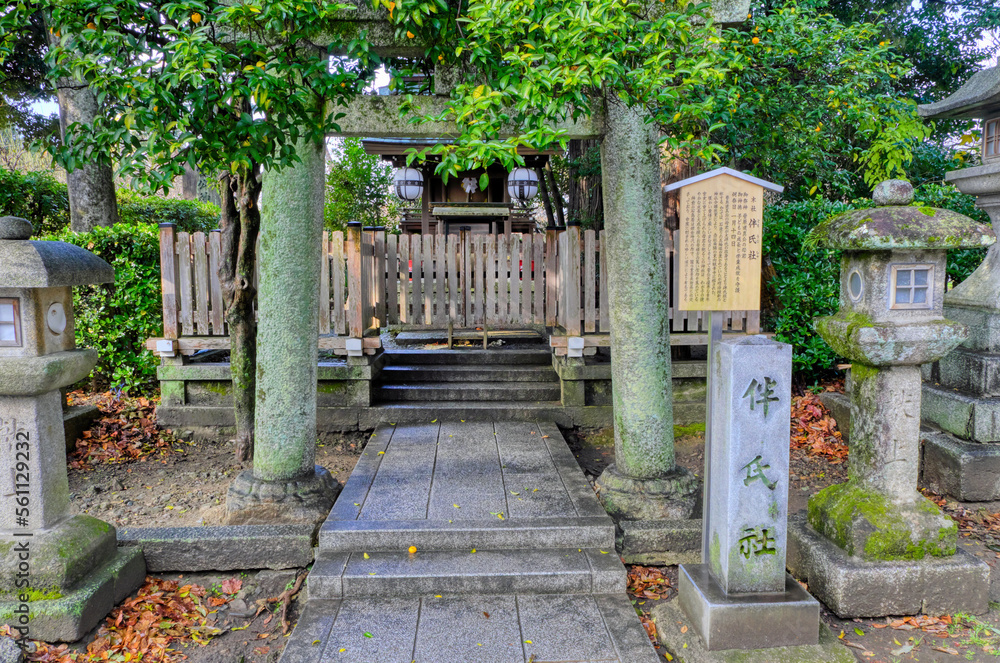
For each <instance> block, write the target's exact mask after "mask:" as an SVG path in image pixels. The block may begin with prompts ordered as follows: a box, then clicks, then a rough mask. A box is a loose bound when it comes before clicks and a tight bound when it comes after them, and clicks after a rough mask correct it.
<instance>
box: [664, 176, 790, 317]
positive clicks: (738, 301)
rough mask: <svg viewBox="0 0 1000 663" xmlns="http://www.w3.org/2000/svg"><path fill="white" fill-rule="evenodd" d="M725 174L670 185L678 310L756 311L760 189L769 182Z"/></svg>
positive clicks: (762, 192) (759, 258)
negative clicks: (674, 199) (676, 196)
mask: <svg viewBox="0 0 1000 663" xmlns="http://www.w3.org/2000/svg"><path fill="white" fill-rule="evenodd" d="M729 172H735V171H729V169H719V170H716V171H712V172H711V173H707V174H706V175H702V176H698V177H696V178H691V179H690V180H686V181H685V182H678V185H681V186H679V187H678V186H677V185H674V187H676V188H680V209H679V213H680V232H679V241H678V247H677V248H678V255H677V259H678V260H679V261H680V269H679V276H680V284H679V296H680V301H678V302H677V308H678V309H679V310H681V311H754V310H758V309H760V265H761V246H762V241H763V238H762V227H763V218H764V186H762V184H769V183H764V182H763V180H756V182H761V184H757V183H756V182H755V181H751V180H755V178H750V177H749V176H743V177H736V176H734V175H730V174H729ZM738 175H743V174H742V173H738ZM768 188H771V187H768ZM775 188H778V189H780V187H775Z"/></svg>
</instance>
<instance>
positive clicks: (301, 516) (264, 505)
mask: <svg viewBox="0 0 1000 663" xmlns="http://www.w3.org/2000/svg"><path fill="white" fill-rule="evenodd" d="M296 152H297V154H298V155H299V157H300V158H301V159H302V162H301V163H300V164H298V165H296V166H295V167H293V168H286V169H285V170H282V171H280V172H276V173H268V174H267V175H265V177H264V190H263V195H262V198H263V205H262V207H261V238H260V256H259V257H258V259H259V260H260V286H259V290H258V292H257V311H258V323H257V407H256V421H255V425H254V438H255V439H254V454H253V470H252V471H247V472H243V473H241V474H240V475H239V476H238V477H237V478H236V479H235V480H234V481H233V483H232V485H231V486H230V487H229V494H228V496H227V498H226V514H227V515H226V519H227V522H228V523H229V524H247V523H275V522H280V523H315V522H319V521H321V520H323V519H324V518H326V516H327V514H328V513H329V512H330V508H331V507H332V506H333V501H334V499H335V498H336V496H337V493H338V492H339V487H338V486H337V484H336V483H335V482H334V479H333V476H332V475H331V474H330V472H329V471H328V470H326V469H325V468H323V467H321V466H319V465H316V464H315V460H316V370H317V361H318V349H317V348H318V341H319V280H320V273H319V270H320V251H321V244H322V235H323V184H324V179H325V167H326V161H325V150H324V147H323V144H322V143H309V142H307V141H306V140H305V139H303V140H300V141H299V143H298V145H297V146H296Z"/></svg>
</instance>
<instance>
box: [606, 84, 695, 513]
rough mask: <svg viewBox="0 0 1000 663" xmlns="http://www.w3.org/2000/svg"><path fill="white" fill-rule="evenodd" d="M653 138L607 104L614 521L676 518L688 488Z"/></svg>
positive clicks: (609, 498) (691, 488)
mask: <svg viewBox="0 0 1000 663" xmlns="http://www.w3.org/2000/svg"><path fill="white" fill-rule="evenodd" d="M657 144H658V141H657V135H656V130H655V128H654V126H653V125H652V124H648V123H646V122H645V121H644V118H643V116H642V115H641V114H640V112H639V111H637V110H636V109H633V108H628V107H625V106H624V105H623V104H622V103H621V102H620V101H619V100H618V99H617V98H613V97H609V98H608V101H607V127H606V131H605V136H604V143H603V146H602V148H601V169H602V177H603V187H604V218H605V237H606V240H605V241H606V242H607V248H606V250H607V270H608V274H607V278H608V303H609V313H610V315H611V379H612V402H613V405H614V424H615V463H614V464H613V465H611V466H610V467H608V469H607V470H605V472H604V473H603V474H602V475H601V476H600V478H599V479H598V481H597V484H598V490H599V495H600V497H601V500H602V501H603V503H604V506H605V508H606V509H607V510H608V512H609V513H610V514H611V515H612V516H614V517H616V518H619V519H625V520H640V519H660V518H670V519H686V518H690V517H691V514H692V513H693V510H694V508H695V506H696V502H697V493H698V480H697V479H696V478H695V477H694V476H693V475H691V474H690V473H688V472H687V471H686V470H684V469H683V468H679V467H677V466H676V464H675V458H674V436H673V405H672V394H671V391H672V389H671V382H670V377H671V375H670V328H669V319H668V316H667V306H668V289H667V279H666V267H665V252H664V243H663V200H662V194H661V192H660V157H659V149H658V146H657Z"/></svg>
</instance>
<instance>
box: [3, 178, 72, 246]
mask: <svg viewBox="0 0 1000 663" xmlns="http://www.w3.org/2000/svg"><path fill="white" fill-rule="evenodd" d="M0 216H19V217H21V218H22V219H27V220H28V221H30V222H31V226H32V227H33V228H34V229H35V234H36V235H43V234H46V233H51V232H56V231H57V230H59V229H61V228H65V227H66V226H68V225H69V196H68V194H67V192H66V185H65V184H63V183H61V182H59V181H58V180H56V178H54V177H52V175H51V174H50V173H45V172H29V173H19V172H17V171H14V170H6V169H5V168H0Z"/></svg>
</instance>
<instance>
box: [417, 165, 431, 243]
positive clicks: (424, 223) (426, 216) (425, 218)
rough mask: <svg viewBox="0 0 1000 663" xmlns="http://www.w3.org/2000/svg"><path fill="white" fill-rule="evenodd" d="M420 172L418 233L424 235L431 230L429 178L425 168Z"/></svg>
mask: <svg viewBox="0 0 1000 663" xmlns="http://www.w3.org/2000/svg"><path fill="white" fill-rule="evenodd" d="M422 172H423V174H424V189H423V191H422V192H421V194H420V234H421V235H424V236H426V235H428V234H429V233H430V231H431V178H430V172H429V170H428V169H427V168H424V169H423V171H422Z"/></svg>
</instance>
